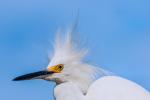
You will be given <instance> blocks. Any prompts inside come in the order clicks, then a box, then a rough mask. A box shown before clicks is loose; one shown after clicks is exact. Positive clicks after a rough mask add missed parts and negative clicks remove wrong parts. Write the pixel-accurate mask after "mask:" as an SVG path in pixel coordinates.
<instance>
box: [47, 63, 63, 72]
mask: <svg viewBox="0 0 150 100" xmlns="http://www.w3.org/2000/svg"><path fill="white" fill-rule="evenodd" d="M63 69H64V65H63V64H59V65H56V66H51V67H49V68H48V70H49V71H52V72H55V73H60V72H61V71H62V70H63Z"/></svg>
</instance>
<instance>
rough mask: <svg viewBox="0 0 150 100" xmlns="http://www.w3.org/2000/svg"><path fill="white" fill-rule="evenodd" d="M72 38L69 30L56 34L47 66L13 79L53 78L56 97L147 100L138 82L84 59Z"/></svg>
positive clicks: (67, 99)
mask: <svg viewBox="0 0 150 100" xmlns="http://www.w3.org/2000/svg"><path fill="white" fill-rule="evenodd" d="M63 37H64V38H63ZM73 40H74V39H73V37H72V31H68V32H66V34H65V36H61V35H60V34H59V35H57V37H56V39H55V44H54V52H53V56H52V57H51V61H50V62H49V64H48V66H47V68H46V69H45V70H43V71H39V72H34V73H30V74H26V75H23V76H19V77H16V78H15V79H14V81H21V80H31V79H44V80H48V81H55V82H56V86H55V88H54V96H55V98H56V100H150V93H149V92H148V91H147V90H146V89H144V88H143V87H141V86H140V85H138V84H136V83H134V82H132V81H129V80H127V79H124V78H121V77H119V76H116V75H113V74H111V73H110V72H109V71H106V70H104V69H102V68H100V67H96V66H93V65H90V64H88V63H86V62H84V61H83V59H84V56H85V55H86V53H87V50H85V49H81V48H80V49H79V48H77V46H76V45H77V43H75V42H74V41H73Z"/></svg>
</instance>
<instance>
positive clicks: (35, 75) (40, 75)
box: [13, 70, 54, 81]
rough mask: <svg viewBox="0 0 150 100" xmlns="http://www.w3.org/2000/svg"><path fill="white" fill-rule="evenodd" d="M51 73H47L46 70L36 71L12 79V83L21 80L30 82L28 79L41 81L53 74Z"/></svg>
mask: <svg viewBox="0 0 150 100" xmlns="http://www.w3.org/2000/svg"><path fill="white" fill-rule="evenodd" d="M53 73H54V72H51V71H47V70H44V71H38V72H34V73H30V74H25V75H22V76H18V77H16V78H14V79H13V81H22V80H30V79H43V78H45V77H46V76H47V75H50V74H53Z"/></svg>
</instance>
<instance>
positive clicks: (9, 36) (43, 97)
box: [0, 0, 150, 100]
mask: <svg viewBox="0 0 150 100" xmlns="http://www.w3.org/2000/svg"><path fill="white" fill-rule="evenodd" d="M77 10H79V13H80V15H79V26H78V31H79V32H80V33H81V37H84V38H86V39H88V41H87V44H86V47H88V48H90V54H89V56H88V59H90V61H92V62H93V63H94V64H96V65H99V66H102V67H103V68H105V69H108V70H110V71H113V72H114V73H117V74H118V75H121V76H123V77H126V78H128V79H130V80H133V81H135V82H137V83H138V84H141V85H142V86H144V87H145V88H146V89H148V90H150V0H0V74H1V77H0V99H1V100H53V99H52V98H53V95H52V94H53V93H52V92H53V86H54V83H52V82H51V83H50V82H46V81H42V80H35V81H22V82H13V81H11V80H12V79H13V78H14V77H16V76H18V75H21V74H25V73H29V72H33V71H38V70H41V69H44V68H45V67H46V66H47V64H48V60H47V51H48V49H52V47H51V45H50V41H52V40H53V38H54V36H55V32H56V31H57V29H58V28H59V27H62V28H66V27H67V26H69V25H71V23H72V22H73V21H74V19H75V16H76V14H77Z"/></svg>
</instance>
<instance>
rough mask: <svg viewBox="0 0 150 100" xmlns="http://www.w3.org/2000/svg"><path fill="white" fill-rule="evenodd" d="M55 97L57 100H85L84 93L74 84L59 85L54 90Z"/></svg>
mask: <svg viewBox="0 0 150 100" xmlns="http://www.w3.org/2000/svg"><path fill="white" fill-rule="evenodd" d="M54 96H55V98H56V100H84V95H83V93H82V91H81V90H80V88H79V87H78V86H77V85H76V84H74V83H72V82H65V83H62V84H59V85H57V86H56V87H55V89H54Z"/></svg>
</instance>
